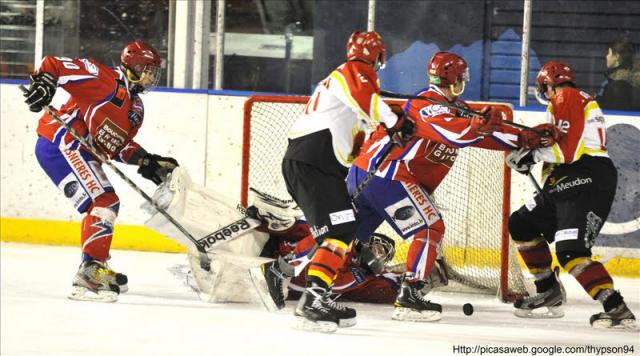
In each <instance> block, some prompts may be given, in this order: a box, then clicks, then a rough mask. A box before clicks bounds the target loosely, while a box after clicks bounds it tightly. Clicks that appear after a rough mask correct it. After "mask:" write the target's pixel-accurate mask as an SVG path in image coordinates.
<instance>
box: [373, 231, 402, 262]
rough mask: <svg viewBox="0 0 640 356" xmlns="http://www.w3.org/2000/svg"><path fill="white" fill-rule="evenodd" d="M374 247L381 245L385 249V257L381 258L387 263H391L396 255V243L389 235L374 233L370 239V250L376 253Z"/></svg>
mask: <svg viewBox="0 0 640 356" xmlns="http://www.w3.org/2000/svg"><path fill="white" fill-rule="evenodd" d="M374 245H380V246H382V248H383V249H384V256H380V257H381V258H382V259H383V260H384V262H385V263H387V262H389V261H391V260H392V259H393V256H395V254H396V242H395V241H394V240H393V239H392V238H390V237H389V236H387V235H384V234H380V233H377V232H374V233H373V235H371V237H370V238H369V248H370V249H371V250H372V251H374V253H375V250H376V248H375V247H374Z"/></svg>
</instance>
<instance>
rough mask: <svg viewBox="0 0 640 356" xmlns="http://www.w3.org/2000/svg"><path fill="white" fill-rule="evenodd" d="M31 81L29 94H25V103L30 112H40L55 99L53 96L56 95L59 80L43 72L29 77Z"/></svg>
mask: <svg viewBox="0 0 640 356" xmlns="http://www.w3.org/2000/svg"><path fill="white" fill-rule="evenodd" d="M29 78H30V79H31V85H30V86H29V89H28V90H27V92H25V93H24V96H25V98H27V99H26V100H25V101H24V102H25V103H27V105H29V110H31V111H33V112H39V111H40V110H42V108H43V107H45V106H47V105H49V103H51V100H52V99H53V95H54V94H55V93H56V88H57V86H58V82H57V80H56V79H55V78H54V77H53V75H51V74H49V73H47V72H42V73H38V74H35V75H31V76H30V77H29Z"/></svg>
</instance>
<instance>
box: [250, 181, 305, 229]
mask: <svg viewBox="0 0 640 356" xmlns="http://www.w3.org/2000/svg"><path fill="white" fill-rule="evenodd" d="M249 196H250V200H251V201H252V202H253V206H255V207H256V209H257V211H256V215H257V216H256V218H257V219H259V220H260V221H262V223H263V224H264V225H265V227H266V229H267V231H268V232H281V231H285V230H287V229H289V228H291V226H293V224H295V222H296V218H297V217H300V216H303V215H304V214H303V213H302V210H300V208H299V207H298V205H297V204H296V202H295V201H293V200H283V199H280V198H276V197H274V196H272V195H269V194H267V193H264V192H261V191H259V190H257V189H254V188H249Z"/></svg>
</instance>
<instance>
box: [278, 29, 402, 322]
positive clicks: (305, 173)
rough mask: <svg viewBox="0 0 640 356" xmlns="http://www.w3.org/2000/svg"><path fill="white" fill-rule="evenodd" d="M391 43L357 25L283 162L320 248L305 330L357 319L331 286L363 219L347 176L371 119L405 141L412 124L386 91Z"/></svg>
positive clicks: (292, 135)
mask: <svg viewBox="0 0 640 356" xmlns="http://www.w3.org/2000/svg"><path fill="white" fill-rule="evenodd" d="M384 61H385V47H384V45H383V43H382V38H381V37H380V35H379V34H377V33H376V32H354V33H353V34H352V35H351V37H350V38H349V41H348V43H347V62H346V63H344V64H342V65H340V66H339V67H338V68H337V69H336V70H334V71H333V72H331V74H330V75H329V76H328V77H326V78H325V79H324V80H322V81H321V82H320V83H319V84H318V86H317V87H316V90H315V91H314V93H313V95H312V96H311V98H310V100H309V102H308V103H307V106H306V108H305V110H304V113H303V114H302V116H301V117H300V118H298V120H297V121H296V122H295V123H294V124H293V126H292V127H291V129H290V131H289V135H288V136H289V144H288V147H287V151H286V153H285V156H284V159H283V162H282V171H283V175H284V178H285V182H286V185H287V190H288V192H289V194H291V196H292V197H293V199H294V200H295V201H296V202H297V203H298V205H299V206H300V208H301V209H302V211H303V212H304V215H305V217H306V218H307V222H308V223H309V226H310V228H311V231H312V232H313V234H314V236H315V238H316V239H317V241H318V243H319V244H320V247H319V248H318V250H317V251H316V253H315V254H314V255H313V258H312V261H311V265H310V266H309V271H308V273H307V283H308V285H307V288H306V290H305V292H304V293H303V295H302V297H301V298H300V302H299V304H298V307H297V308H296V310H295V315H296V317H298V320H299V326H300V328H302V329H306V330H319V331H325V332H334V331H335V330H336V329H337V327H338V326H341V327H348V326H353V325H355V320H356V311H355V310H354V309H352V308H345V307H344V306H342V305H339V304H337V303H336V302H334V301H333V300H332V299H330V298H329V294H330V291H329V286H330V285H331V283H332V282H333V280H334V279H335V277H336V273H337V271H338V269H339V268H340V267H342V265H343V264H344V261H345V258H346V251H347V249H348V246H349V244H350V243H351V242H352V241H353V239H354V238H355V229H356V218H355V212H354V211H353V208H352V205H351V199H350V197H349V193H348V192H347V189H346V185H345V183H344V178H345V177H346V175H347V171H348V168H349V167H350V166H351V164H352V161H353V159H354V158H355V157H356V156H357V154H358V151H359V148H360V145H361V144H362V141H363V140H364V137H365V132H364V131H365V124H368V125H371V126H374V125H378V124H384V125H386V127H387V128H388V130H389V132H390V133H391V134H394V137H396V138H398V139H397V141H398V142H400V141H401V140H402V138H399V137H400V136H402V133H403V132H410V131H411V130H412V124H411V122H410V120H408V119H405V117H404V116H401V117H398V116H396V114H394V113H393V112H392V111H391V109H390V108H389V106H387V105H386V104H385V103H384V102H383V101H382V100H381V99H380V96H379V94H378V93H379V90H380V88H379V84H378V77H377V74H376V70H377V69H378V68H379V67H380V66H381V65H383V64H384Z"/></svg>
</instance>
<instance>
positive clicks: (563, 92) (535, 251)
mask: <svg viewBox="0 0 640 356" xmlns="http://www.w3.org/2000/svg"><path fill="white" fill-rule="evenodd" d="M575 80H576V78H575V74H574V72H573V70H572V69H571V68H570V67H569V66H568V65H566V64H563V63H559V62H553V61H552V62H548V63H547V64H545V65H544V66H543V67H542V69H540V72H539V73H538V76H537V78H536V87H537V91H536V96H537V97H538V99H539V100H540V101H541V102H542V103H544V104H548V106H547V119H548V122H549V123H551V125H554V126H555V127H557V130H559V131H560V132H561V136H560V137H559V140H558V141H557V142H555V143H554V144H553V145H552V146H550V147H541V148H538V149H535V150H527V149H519V150H516V151H513V152H511V153H510V154H509V155H508V157H507V164H508V165H509V166H510V167H511V168H513V169H514V170H516V171H518V172H520V173H523V174H530V168H531V166H532V165H533V164H535V163H536V162H544V165H543V175H544V176H545V177H546V179H545V181H544V186H543V188H542V193H541V194H537V195H535V196H534V197H533V199H531V200H530V201H529V202H527V203H526V204H525V205H524V206H522V207H521V208H520V209H518V210H517V211H515V212H514V213H513V214H512V215H511V217H510V219H509V232H510V233H511V237H512V239H513V240H514V241H515V243H516V244H518V251H519V253H520V256H522V259H523V260H524V262H525V264H526V265H527V267H528V268H529V270H530V271H531V273H532V274H533V275H534V276H535V277H536V281H535V284H536V289H537V294H536V295H533V296H531V297H525V298H521V299H519V300H516V302H515V304H514V306H515V308H516V315H517V316H522V317H538V318H544V317H561V316H563V313H562V311H561V310H560V306H561V305H562V304H564V302H565V292H564V288H563V287H562V284H561V283H560V280H559V279H558V275H557V269H556V270H555V271H552V270H551V252H550V250H549V243H551V242H554V241H555V244H556V257H557V258H558V262H559V263H560V265H561V266H562V267H563V268H564V269H565V270H566V271H567V272H569V273H570V274H571V275H572V276H573V277H575V278H576V280H577V281H578V283H580V285H582V287H583V288H584V290H585V291H586V292H587V293H588V294H589V295H590V296H591V297H592V298H593V299H594V300H597V301H599V302H600V303H602V305H603V307H604V312H602V313H598V314H595V315H593V316H592V317H591V319H590V323H591V325H592V326H593V327H596V328H611V327H618V328H625V327H634V325H635V316H634V315H633V313H632V312H631V311H630V310H629V308H628V307H627V305H626V304H625V302H624V300H623V298H622V295H620V292H619V291H617V290H615V289H614V284H613V279H612V278H611V276H610V275H609V273H608V272H607V270H606V268H605V267H604V266H603V265H602V263H600V262H598V261H594V260H593V259H592V258H591V256H592V254H591V248H592V246H593V244H594V241H595V239H596V236H598V233H599V232H600V229H601V228H602V225H603V224H604V222H605V221H606V220H607V216H608V215H609V211H610V209H611V204H612V202H613V198H614V195H615V192H616V184H617V171H616V168H615V167H614V165H613V163H612V162H611V159H610V158H609V155H608V153H607V140H606V129H607V128H606V126H605V119H604V115H603V114H602V111H601V110H600V107H599V106H598V103H597V102H596V101H595V100H593V98H591V97H590V96H589V95H588V94H587V93H585V92H583V91H581V90H579V89H578V88H577V87H576V84H575ZM554 272H555V273H554Z"/></svg>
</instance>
